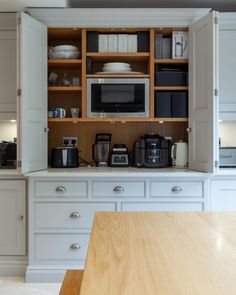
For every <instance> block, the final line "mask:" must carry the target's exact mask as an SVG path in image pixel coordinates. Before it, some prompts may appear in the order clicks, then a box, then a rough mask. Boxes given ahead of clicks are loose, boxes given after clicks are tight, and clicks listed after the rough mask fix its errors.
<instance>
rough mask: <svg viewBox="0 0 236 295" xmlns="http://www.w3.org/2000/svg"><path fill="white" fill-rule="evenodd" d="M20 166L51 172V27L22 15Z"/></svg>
mask: <svg viewBox="0 0 236 295" xmlns="http://www.w3.org/2000/svg"><path fill="white" fill-rule="evenodd" d="M17 34H18V36H17V37H18V71H17V72H18V81H17V84H18V85H17V88H18V130H17V131H18V135H17V137H18V155H17V156H18V163H20V165H18V166H20V168H19V170H20V171H21V172H22V173H26V172H30V171H36V170H42V169H47V27H46V26H45V25H43V24H42V23H40V22H38V21H37V20H35V19H33V18H32V17H30V16H29V15H27V14H25V13H19V14H18V26H17Z"/></svg>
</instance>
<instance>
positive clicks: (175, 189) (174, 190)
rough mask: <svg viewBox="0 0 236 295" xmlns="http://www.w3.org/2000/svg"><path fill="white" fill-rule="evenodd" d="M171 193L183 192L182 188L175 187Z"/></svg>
mask: <svg viewBox="0 0 236 295" xmlns="http://www.w3.org/2000/svg"><path fill="white" fill-rule="evenodd" d="M171 191H172V192H174V193H180V192H182V188H181V187H180V186H173V187H172V189H171Z"/></svg>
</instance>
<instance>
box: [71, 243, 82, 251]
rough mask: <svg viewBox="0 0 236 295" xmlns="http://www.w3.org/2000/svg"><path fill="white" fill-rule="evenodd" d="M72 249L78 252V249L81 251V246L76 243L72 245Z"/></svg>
mask: <svg viewBox="0 0 236 295" xmlns="http://www.w3.org/2000/svg"><path fill="white" fill-rule="evenodd" d="M70 248H71V249H72V250H78V249H80V245H79V244H77V243H74V244H72V245H71V246H70Z"/></svg>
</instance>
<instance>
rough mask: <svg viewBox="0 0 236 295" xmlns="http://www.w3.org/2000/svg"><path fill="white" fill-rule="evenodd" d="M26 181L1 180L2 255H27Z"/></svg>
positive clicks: (0, 222)
mask: <svg viewBox="0 0 236 295" xmlns="http://www.w3.org/2000/svg"><path fill="white" fill-rule="evenodd" d="M25 203H26V194H25V180H0V255H25V254H26V247H25V245H26V220H25V219H26V216H25V206H26V204H25Z"/></svg>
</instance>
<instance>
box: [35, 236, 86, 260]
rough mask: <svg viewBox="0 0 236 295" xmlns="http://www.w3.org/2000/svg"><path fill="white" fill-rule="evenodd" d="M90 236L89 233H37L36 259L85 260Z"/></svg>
mask: <svg viewBox="0 0 236 295" xmlns="http://www.w3.org/2000/svg"><path fill="white" fill-rule="evenodd" d="M89 237H90V235H89V234H36V235H35V259H42V260H70V259H73V260H84V259H85V258H86V254H87V249H88V243H89ZM76 246H78V247H79V248H78V249H77V248H76Z"/></svg>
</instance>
